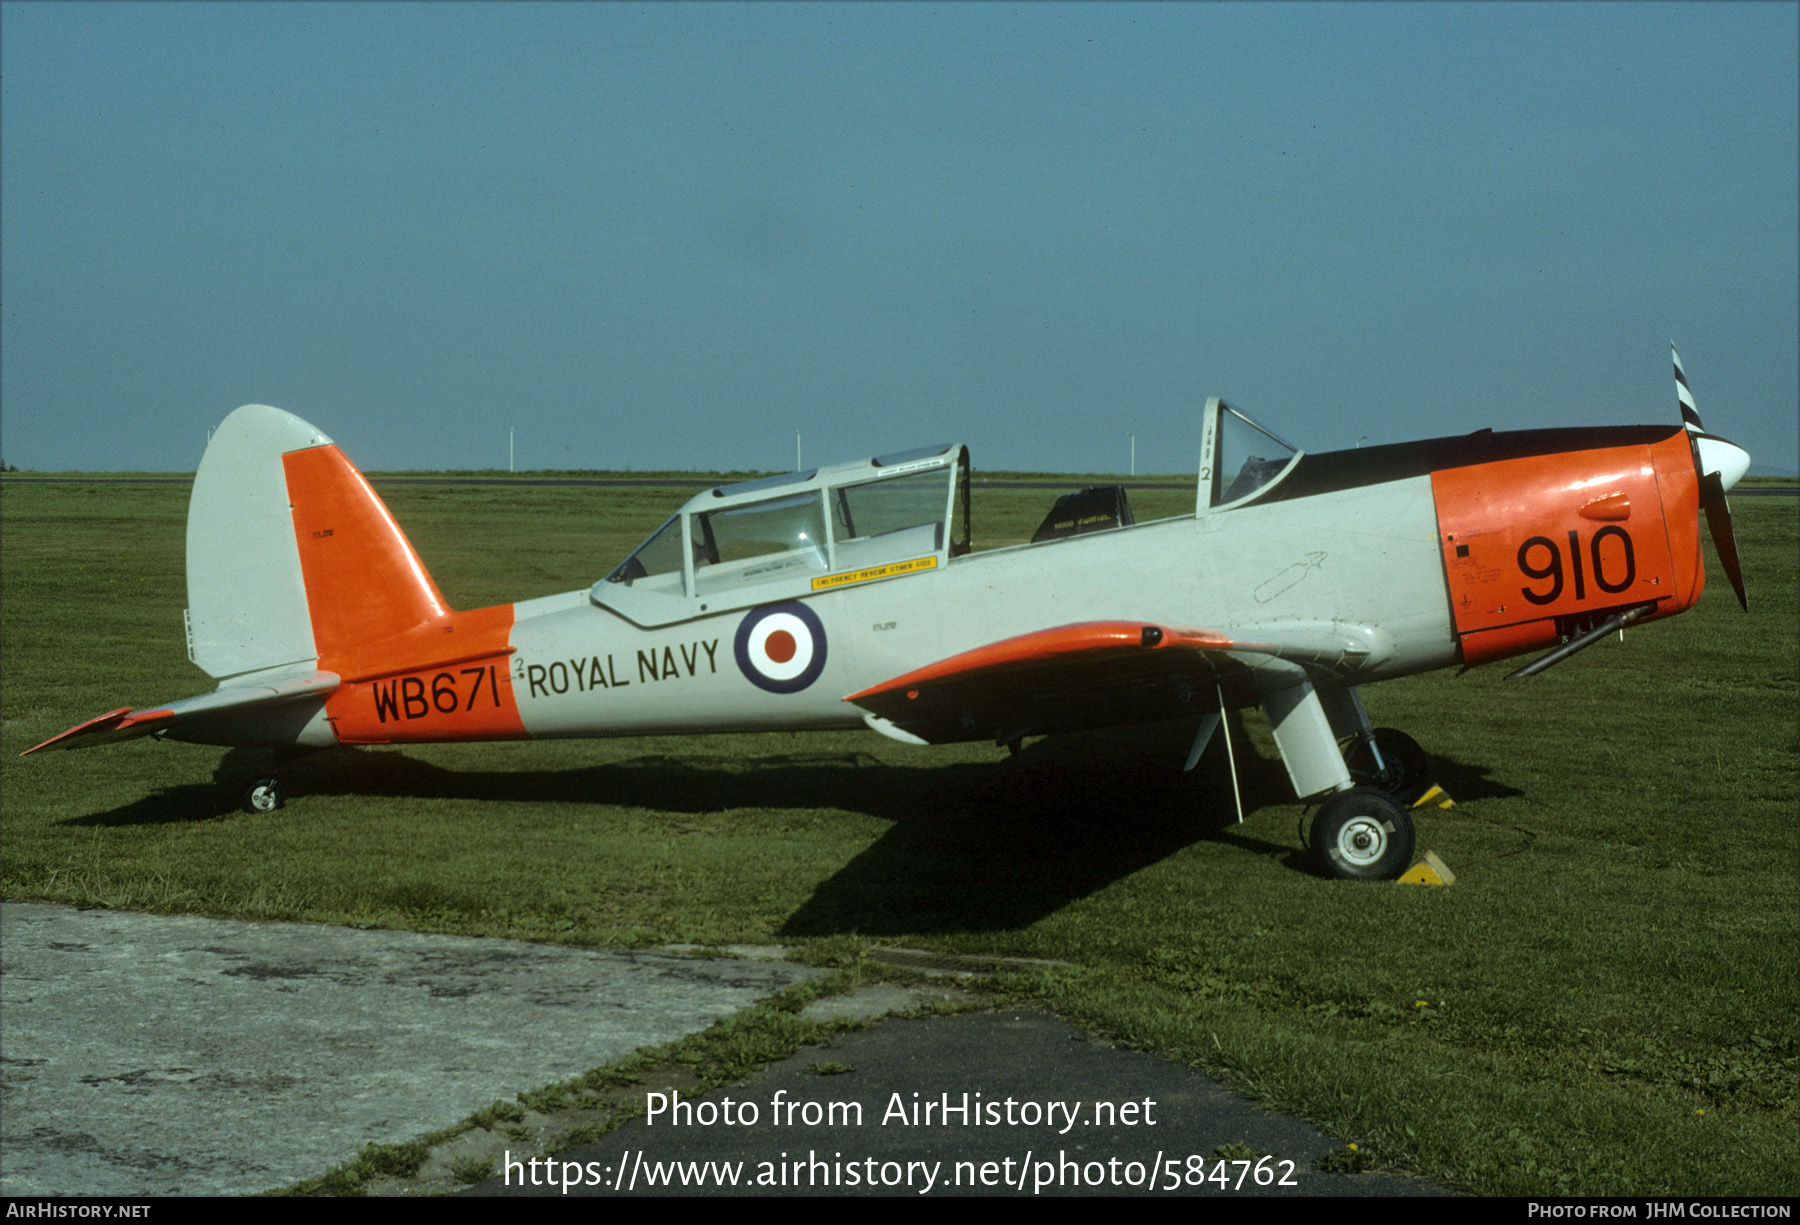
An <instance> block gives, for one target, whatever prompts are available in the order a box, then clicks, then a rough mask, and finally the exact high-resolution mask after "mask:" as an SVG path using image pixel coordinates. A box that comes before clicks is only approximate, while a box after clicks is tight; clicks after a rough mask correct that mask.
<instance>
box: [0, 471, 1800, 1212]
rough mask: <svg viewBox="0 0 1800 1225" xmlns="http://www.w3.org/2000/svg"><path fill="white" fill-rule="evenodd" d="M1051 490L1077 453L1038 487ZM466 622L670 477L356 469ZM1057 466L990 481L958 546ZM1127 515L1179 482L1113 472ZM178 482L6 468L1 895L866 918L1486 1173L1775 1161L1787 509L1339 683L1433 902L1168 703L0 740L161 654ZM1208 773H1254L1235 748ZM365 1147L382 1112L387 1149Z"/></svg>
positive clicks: (866, 937) (164, 689)
mask: <svg viewBox="0 0 1800 1225" xmlns="http://www.w3.org/2000/svg"><path fill="white" fill-rule="evenodd" d="M1080 481H1081V478H1070V482H1071V485H1072V486H1073V485H1075V484H1079V483H1080ZM384 493H385V494H386V496H387V497H388V499H389V502H390V505H391V506H392V508H393V510H394V513H395V516H396V517H397V518H398V519H399V521H400V522H401V523H402V525H404V526H405V527H406V528H407V530H408V531H409V533H410V534H411V535H412V537H413V540H414V542H415V543H416V545H417V546H418V548H419V551H420V553H421V555H422V556H423V557H424V559H425V561H426V563H427V565H428V566H429V567H430V568H431V570H432V571H433V573H434V575H435V576H436V577H437V579H438V582H439V584H440V586H441V587H442V588H443V590H444V591H445V593H446V595H448V596H449V598H450V599H451V600H452V602H453V603H455V604H457V605H458V606H459V607H472V606H476V605H480V604H489V603H496V602H501V601H505V600H511V599H520V598H526V597H529V596H537V595H546V594H551V593H553V592H558V591H565V590H570V589H572V588H575V587H579V586H583V585H586V584H587V583H589V582H591V581H592V580H593V579H595V578H597V577H599V576H600V575H601V574H603V573H605V571H606V570H607V569H609V568H610V567H611V566H612V565H614V564H616V562H617V561H618V560H619V559H620V558H621V557H622V556H624V555H625V553H626V552H627V551H629V549H630V548H631V547H632V546H633V545H635V544H636V543H638V541H639V540H641V539H642V538H643V537H644V536H645V535H647V534H648V533H649V532H650V531H651V530H653V529H654V528H655V527H656V526H657V525H658V524H659V523H660V522H661V521H662V520H663V519H664V518H666V516H667V515H668V513H669V512H670V510H671V509H672V508H673V507H674V506H675V505H676V504H678V503H679V501H680V500H681V496H682V495H681V494H680V492H679V491H671V490H656V489H649V490H638V489H595V488H566V487H539V488H532V489H528V490H527V489H521V488H506V489H489V488H453V487H434V486H419V485H404V484H393V485H390V486H389V487H387V488H385V489H384ZM1053 496H1054V495H1053V494H1052V493H1050V492H1047V491H1029V492H1021V491H1008V490H1005V489H1004V488H999V487H992V486H990V487H987V488H984V489H981V490H979V491H978V492H977V494H976V498H975V507H974V510H975V516H976V518H975V534H976V537H977V541H978V543H988V544H995V543H1012V542H1016V541H1019V540H1023V539H1025V538H1027V537H1028V536H1029V534H1030V532H1031V530H1032V528H1033V527H1034V526H1035V525H1036V523H1037V521H1038V519H1039V518H1040V517H1041V516H1042V514H1043V513H1044V511H1045V510H1046V509H1047V508H1048V504H1049V501H1050V500H1051V498H1052V497H1053ZM1133 504H1134V507H1135V508H1136V509H1137V512H1138V517H1139V518H1140V520H1145V519H1150V518H1155V517H1158V516H1161V515H1171V514H1181V513H1185V512H1187V511H1188V510H1190V509H1191V499H1190V498H1189V497H1188V495H1186V494H1183V493H1180V492H1178V491H1167V492H1164V491H1135V492H1134V494H1133ZM185 511H186V490H185V487H184V486H182V485H179V484H175V485H166V486H165V485H133V486H84V485H56V484H35V483H29V482H20V481H14V480H10V479H9V480H7V481H5V482H0V532H3V536H0V583H3V584H4V586H3V588H0V590H3V592H4V597H5V602H4V605H3V606H0V612H3V616H0V659H3V660H4V666H5V673H4V690H3V694H0V717H3V720H4V727H3V730H0V747H3V749H4V754H5V756H4V759H3V760H4V766H3V767H0V769H3V771H4V773H3V775H0V786H3V788H4V790H3V792H0V796H3V799H4V806H5V807H4V823H3V824H0V851H3V863H0V867H3V871H4V876H3V880H4V890H5V896H7V897H8V898H11V899H29V900H43V901H56V902H66V903H72V904H79V905H101V906H113V907H129V908H136V909H147V910H155V911H165V912H182V913H198V914H216V915H230V916H235V917H243V918H255V919H279V920H307V921H315V922H327V923H339V924H351V925H361V926H383V927H398V928H408V929H415V930H425V931H440V932H456V933H465V934H479V935H495V936H515V937H523V938H528V939H537V940H548V941H557V942H565V943H571V944H581V945H591V946H609V947H637V946H642V945H645V944H651V943H658V942H664V941H691V942H698V943H714V942H717V943H724V942H744V943H770V942H787V943H794V944H799V945H801V946H802V947H804V948H806V949H808V950H811V953H810V955H812V956H819V957H826V958H830V957H834V956H845V955H852V954H853V953H854V950H856V949H857V948H859V947H862V946H863V945H864V944H866V943H873V942H879V943H884V944H908V945H915V946H921V947H935V948H942V949H946V950H952V951H958V952H968V953H989V954H999V955H1006V956H1023V957H1036V958H1045V959H1051V960H1060V961H1068V962H1072V963H1074V967H1075V968H1073V969H1058V970H1050V971H1046V972H1043V973H1039V974H1033V975H1015V976H1011V978H1010V979H1009V980H1008V989H1010V990H1013V991H1017V992H1021V993H1024V994H1028V995H1032V996H1035V997H1037V998H1041V999H1045V1000H1047V1001H1049V1002H1050V1003H1051V1004H1052V1005H1053V1006H1054V1007H1055V1008H1057V1009H1058V1010H1059V1011H1060V1012H1062V1013H1063V1014H1064V1015H1066V1016H1068V1017H1070V1018H1071V1019H1073V1020H1075V1021H1077V1022H1079V1023H1081V1024H1083V1025H1084V1026H1087V1027H1088V1028H1090V1029H1093V1030H1096V1031H1100V1032H1105V1033H1107V1034H1110V1035H1112V1036H1114V1037H1115V1038H1118V1039H1120V1040H1122V1041H1125V1042H1127V1043H1130V1044H1133V1045H1137V1046H1141V1047H1143V1048H1146V1049H1152V1050H1158V1051H1162V1052H1165V1053H1167V1054H1169V1055H1171V1056H1174V1057H1176V1058H1179V1059H1182V1060H1185V1061H1188V1062H1192V1063H1195V1064H1198V1065H1200V1066H1203V1067H1205V1068H1207V1069H1209V1070H1211V1071H1213V1072H1215V1073H1217V1074H1220V1075H1222V1076H1224V1077H1225V1078H1226V1079H1228V1080H1229V1081H1230V1082H1231V1083H1233V1084H1234V1085H1236V1086H1237V1087H1239V1088H1240V1089H1242V1090H1244V1091H1245V1092H1248V1093H1251V1094H1253V1095H1255V1096H1257V1097H1259V1098H1261V1099H1263V1100H1265V1101H1268V1102H1270V1103H1272V1104H1276V1105H1280V1106H1284V1107H1287V1108H1291V1109H1295V1110H1298V1111H1300V1112H1301V1113H1303V1114H1305V1115H1307V1116H1308V1117H1310V1118H1312V1119H1314V1120H1316V1121H1317V1122H1319V1123H1321V1124H1322V1125H1323V1126H1325V1127H1326V1128H1327V1129H1328V1130H1329V1131H1331V1132H1332V1134H1334V1135H1335V1136H1337V1137H1339V1138H1340V1139H1341V1140H1343V1141H1345V1142H1346V1143H1355V1144H1356V1145H1357V1146H1358V1147H1357V1150H1356V1152H1358V1153H1363V1154H1369V1153H1373V1154H1374V1155H1375V1159H1377V1160H1378V1161H1379V1162H1380V1163H1381V1164H1383V1165H1385V1166H1388V1167H1391V1168H1399V1169H1405V1170H1409V1171H1413V1172H1416V1173H1419V1174H1422V1175H1424V1176H1426V1177H1429V1178H1433V1179H1437V1180H1441V1181H1444V1182H1447V1183H1450V1184H1452V1185H1455V1186H1458V1187H1462V1188H1465V1189H1468V1190H1472V1191H1477V1192H1483V1193H1499V1194H1532V1193H1551V1192H1572V1193H1578V1194H1602V1195H1607V1194H1611V1195H1617V1194H1657V1193H1671V1194H1695V1195H1698V1194H1734V1193H1737V1194H1743V1193H1757V1194H1792V1193H1794V1192H1795V1191H1796V1190H1800V1187H1797V1185H1796V1174H1795V1163H1794V1152H1795V1144H1796V1137H1797V1129H1796V1122H1795V1016H1796V1014H1797V1013H1800V998H1797V992H1796V953H1797V938H1796V935H1797V933H1796V926H1797V919H1796V915H1797V913H1800V896H1797V895H1800V889H1797V885H1796V858H1797V856H1800V847H1797V845H1796V829H1795V811H1796V798H1797V797H1796V761H1797V752H1796V735H1795V733H1796V706H1795V695H1796V641H1795V623H1796V609H1797V597H1796V555H1797V553H1796V551H1797V547H1800V546H1797V542H1796V530H1795V528H1796V522H1795V506H1794V505H1793V504H1792V503H1791V502H1790V501H1788V500H1786V499H1750V498H1745V499H1740V500H1739V501H1738V502H1737V503H1736V504H1735V505H1734V507H1733V511H1734V513H1735V516H1736V520H1737V524H1738V534H1739V539H1740V544H1741V547H1742V551H1743V555H1744V559H1745V568H1746V571H1747V573H1748V575H1749V582H1750V596H1751V601H1752V604H1751V607H1752V609H1753V612H1752V614H1751V615H1750V616H1745V615H1743V614H1742V613H1740V612H1738V610H1737V608H1736V605H1735V602H1734V601H1733V600H1732V599H1731V596H1730V592H1729V589H1728V588H1727V586H1726V585H1725V584H1724V583H1723V582H1722V581H1721V580H1719V579H1718V577H1717V575H1718V571H1717V570H1716V568H1715V569H1713V571H1712V573H1713V575H1714V581H1713V583H1712V586H1711V589H1710V590H1709V591H1708V593H1707V594H1706V596H1705V598H1704V599H1703V600H1702V602H1701V604H1700V606H1699V607H1698V608H1696V609H1695V610H1694V611H1692V612H1690V613H1688V614H1686V615H1684V616H1682V617H1678V618H1676V619H1674V620H1672V621H1669V622H1667V623H1658V624H1655V625H1650V626H1645V627H1641V628H1637V629H1631V630H1628V631H1626V635H1625V641H1624V643H1623V644H1622V645H1621V644H1619V643H1617V642H1616V641H1613V642H1605V643H1602V644H1600V645H1597V646H1595V647H1593V648H1591V649H1590V650H1588V651H1586V652H1584V653H1583V654H1581V655H1580V656H1578V657H1577V658H1575V659H1573V660H1571V661H1569V662H1567V663H1565V664H1563V665H1561V666H1559V667H1557V668H1554V669H1552V670H1551V671H1549V672H1547V673H1545V674H1544V675H1542V676H1540V677H1536V678H1533V679H1531V680H1529V681H1523V682H1512V683H1507V682H1505V681H1503V679H1502V676H1503V674H1504V672H1505V671H1506V669H1505V668H1491V667H1490V668H1485V669H1477V670H1475V671H1473V672H1471V673H1468V674H1467V675H1464V676H1462V677H1460V678H1458V677H1453V676H1452V675H1451V674H1449V673H1441V674H1437V675H1433V676H1428V677H1417V678H1411V679H1408V680H1403V681H1397V682H1392V683H1389V684H1385V685H1381V686H1378V687H1374V688H1371V689H1369V690H1367V691H1365V698H1366V700H1367V701H1368V703H1369V705H1370V708H1371V712H1372V713H1373V715H1374V716H1375V719H1376V721H1377V722H1378V723H1381V724H1385V725H1392V726H1397V727H1402V728H1405V729H1408V730H1410V731H1411V732H1412V733H1413V734H1414V735H1415V736H1417V737H1418V739H1419V740H1420V741H1421V742H1422V743H1424V745H1425V746H1426V749H1427V750H1428V751H1429V752H1430V753H1432V754H1433V758H1434V765H1435V767H1436V768H1437V773H1438V777H1439V779H1440V781H1441V782H1442V783H1443V784H1444V786H1445V787H1446V788H1447V789H1448V790H1449V792H1450V793H1451V794H1452V795H1453V796H1455V797H1456V799H1457V800H1458V804H1459V806H1458V807H1457V808H1456V809H1454V810H1450V811H1445V812H1436V811H1434V812H1430V813H1428V814H1426V815H1424V816H1422V817H1421V818H1420V821H1419V826H1420V843H1419V845H1420V848H1421V850H1422V849H1424V848H1426V847H1430V848H1431V849H1433V850H1435V851H1437V853H1438V854H1439V855H1441V856H1442V857H1443V858H1444V859H1445V860H1446V861H1447V862H1448V863H1449V865H1450V866H1451V867H1452V868H1453V869H1454V870H1455V871H1456V873H1457V876H1458V881H1457V884H1456V885H1455V886H1454V887H1452V888H1450V889H1406V888H1398V887H1392V886H1386V885H1356V884H1346V883H1340V882H1332V881H1327V880H1324V879H1321V878H1319V877H1317V876H1315V875H1313V874H1312V873H1311V872H1310V871H1309V870H1307V868H1306V866H1305V860H1304V856H1303V855H1302V853H1301V842H1300V838H1299V834H1298V829H1297V827H1298V825H1299V823H1300V820H1301V810H1300V809H1299V807H1298V806H1297V805H1295V804H1293V803H1292V802H1291V800H1290V799H1289V798H1288V792H1287V785H1286V781H1285V774H1284V772H1283V770H1282V768H1281V766H1280V764H1279V762H1278V760H1277V759H1276V757H1275V754H1274V750H1273V747H1272V744H1271V742H1270V741H1269V739H1268V736H1267V732H1266V729H1265V728H1264V727H1263V726H1262V724H1261V721H1260V719H1259V718H1256V717H1254V716H1253V717H1251V718H1249V719H1247V720H1245V721H1244V725H1243V726H1242V728H1241V730H1242V731H1243V733H1244V734H1245V737H1246V738H1245V739H1242V740H1240V741H1239V742H1238V743H1239V745H1240V746H1243V745H1245V744H1248V745H1250V746H1251V747H1252V748H1253V749H1254V750H1255V753H1254V755H1253V756H1252V758H1251V760H1250V761H1249V762H1248V763H1247V765H1246V768H1245V771H1244V773H1245V783H1246V787H1247V794H1246V802H1247V806H1248V807H1249V809H1250V812H1249V816H1248V819H1247V820H1246V822H1245V823H1244V824H1243V825H1241V826H1225V827H1221V826H1220V824H1219V821H1218V815H1219V813H1220V812H1221V811H1222V810H1228V809H1229V806H1230V799H1229V794H1230V793H1229V785H1228V783H1227V782H1226V780H1225V778H1224V775H1223V774H1222V773H1221V772H1220V769H1219V766H1218V755H1217V754H1216V753H1209V754H1208V759H1207V761H1206V762H1205V763H1203V765H1202V768H1201V770H1200V771H1198V772H1197V773H1196V775H1194V776H1182V775H1180V773H1179V771H1178V769H1177V768H1176V767H1177V766H1178V765H1179V760H1180V757H1181V755H1182V751H1183V750H1184V749H1185V747H1186V736H1187V733H1186V732H1185V731H1184V729H1181V728H1179V727H1176V728H1167V729H1150V730H1144V729H1138V730H1134V731H1132V732H1130V733H1128V734H1116V735H1108V736H1095V737H1086V738H1068V739H1066V740H1060V741H1057V740H1053V741H1043V742H1036V743H1033V744H1031V745H1029V746H1028V747H1027V750H1026V752H1025V753H1023V754H1022V755H1020V756H1019V757H1018V758H1016V759H1010V760H1009V759H1008V758H1006V756H1005V754H1004V753H1003V752H999V751H996V750H994V749H993V748H991V747H989V746H981V745H973V746H957V747H951V748H944V749H935V750H910V749H907V748H905V747H903V746H900V745H896V744H893V743H892V742H890V741H887V740H884V739H882V738H879V737H876V736H874V735H870V734H847V733H846V734H833V735H811V736H790V735H764V736H745V737H699V738H657V739H640V740H628V741H594V742H546V743H536V744H500V745H446V746H430V747H424V748H409V749H405V750H366V751H359V752H349V751H343V752H332V753H326V754H320V755H318V756H316V757H313V758H309V759H307V760H304V761H302V762H300V763H298V764H296V765H295V766H293V767H292V768H291V769H290V770H289V772H288V778H289V781H290V786H291V791H292V793H293V794H294V796H295V797H296V798H294V799H293V800H292V801H291V802H290V804H289V806H288V807H287V808H286V809H284V810H282V811H281V812H279V813H276V814H273V815H270V816H263V817H252V816H248V815H245V814H241V813H239V812H237V811H236V810H235V807H234V805H235V795H234V794H233V792H232V791H231V790H230V789H228V788H221V787H219V786H218V785H216V784H217V781H218V780H221V779H223V780H229V779H232V778H236V777H239V776H244V775H247V774H248V773H249V772H251V771H253V770H254V769H256V768H257V767H258V766H259V765H260V764H261V758H260V755H258V754H251V753H246V752H243V751H226V750H222V749H208V748H203V747H197V746H189V745H176V744H161V743H156V742H151V741H134V742H131V743H129V744H123V745H117V746H110V747H105V748H101V749H97V750H93V751H88V752H76V753H58V754H46V755H43V756H41V757H36V758H31V759H28V760H25V761H19V760H18V758H17V753H18V752H19V750H20V749H22V748H25V747H27V746H29V745H31V744H34V743H37V742H38V741H40V740H42V739H44V738H46V737H48V736H50V735H53V734H55V733H56V732H58V731H61V730H63V729H64V728H66V727H69V726H71V725H72V724H74V723H76V722H78V721H80V720H82V719H85V718H89V717H91V716H93V715H95V714H98V713H100V712H102V711H105V710H109V709H112V708H113V707H116V706H121V705H127V704H130V705H145V704H148V703H152V702H155V701H158V700H166V699H170V698H174V697H180V696H186V695H188V694H192V693H198V692H202V691H204V690H205V689H206V688H208V687H209V686H208V684H207V683H206V681H205V678H204V677H203V676H201V675H200V674H199V673H198V672H197V671H196V670H195V669H193V668H192V667H191V666H190V665H189V664H188V663H187V661H186V658H185V654H184V652H183V649H182V646H181V643H182V628H181V610H182V607H183V605H184V604H185V599H184V584H183V578H182V550H183V524H184V519H185ZM1240 761H1241V762H1242V757H1240ZM397 1139H400V1138H398V1137H397Z"/></svg>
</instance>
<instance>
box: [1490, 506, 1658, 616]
mask: <svg viewBox="0 0 1800 1225" xmlns="http://www.w3.org/2000/svg"><path fill="white" fill-rule="evenodd" d="M1610 537H1617V538H1618V541H1619V544H1620V547H1621V548H1622V549H1623V551H1624V558H1623V561H1624V571H1625V575H1624V577H1623V578H1621V579H1619V580H1618V581H1617V582H1614V581H1613V580H1612V579H1610V578H1608V577H1607V561H1608V557H1607V554H1608V553H1612V554H1617V553H1618V552H1619V550H1618V549H1610V550H1607V551H1606V552H1604V553H1603V552H1602V551H1601V549H1600V542H1601V541H1602V540H1606V539H1608V538H1610ZM1538 549H1541V550H1546V551H1548V553H1549V554H1550V559H1549V560H1548V561H1547V562H1545V563H1544V564H1542V565H1537V564H1534V562H1533V560H1532V552H1533V550H1538ZM1587 553H1588V560H1589V562H1590V563H1591V564H1592V567H1593V572H1594V585H1595V586H1596V587H1598V588H1600V590H1602V591H1605V592H1608V593H1610V594H1612V595H1618V594H1619V593H1620V592H1622V591H1625V590H1626V589H1628V588H1629V587H1630V586H1631V585H1632V584H1633V583H1634V582H1636V581H1637V552H1636V550H1635V549H1633V548H1632V545H1631V533H1629V532H1627V531H1626V530H1625V529H1624V528H1622V527H1620V526H1618V525H1617V524H1616V523H1615V524H1609V525H1608V526H1606V527H1603V528H1601V529H1600V530H1599V531H1597V532H1595V533H1594V534H1593V536H1592V537H1591V538H1590V539H1589V540H1588V549H1587ZM1581 561H1582V557H1581V533H1580V532H1579V531H1577V530H1575V529H1573V528H1571V529H1570V531H1569V571H1570V574H1571V576H1572V577H1573V579H1574V583H1575V598H1576V599H1577V600H1585V599H1587V575H1586V574H1585V573H1584V571H1583V569H1582V564H1581ZM1519 572H1520V573H1522V574H1523V575H1525V577H1526V578H1530V579H1549V580H1550V588H1549V590H1547V591H1533V590H1532V589H1531V588H1529V587H1521V588H1519V594H1520V595H1522V596H1524V597H1525V598H1526V599H1527V600H1530V601H1531V602H1532V603H1533V604H1554V603H1556V601H1557V600H1558V599H1560V598H1561V597H1562V593H1563V584H1564V575H1563V554H1562V549H1561V547H1559V546H1558V545H1557V543H1556V541H1554V540H1552V539H1550V537H1548V536H1533V537H1531V538H1530V539H1529V540H1527V541H1526V542H1525V543H1524V544H1522V545H1520V546H1519Z"/></svg>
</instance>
